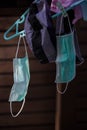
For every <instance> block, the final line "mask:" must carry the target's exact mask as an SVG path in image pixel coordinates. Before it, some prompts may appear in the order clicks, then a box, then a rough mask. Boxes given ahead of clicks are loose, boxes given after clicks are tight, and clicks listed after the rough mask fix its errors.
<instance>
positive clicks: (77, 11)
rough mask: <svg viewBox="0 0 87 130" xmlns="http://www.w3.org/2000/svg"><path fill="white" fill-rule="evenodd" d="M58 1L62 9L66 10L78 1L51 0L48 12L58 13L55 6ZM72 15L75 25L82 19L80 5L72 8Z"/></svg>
mask: <svg viewBox="0 0 87 130" xmlns="http://www.w3.org/2000/svg"><path fill="white" fill-rule="evenodd" d="M58 1H59V2H61V3H62V5H63V7H64V8H67V7H69V6H70V5H72V4H73V3H74V2H76V1H78V0H52V2H51V7H50V10H51V11H53V12H55V13H59V12H60V10H59V8H58V6H57V2H58ZM74 14H75V19H74V20H73V24H75V23H76V22H77V21H78V20H79V19H81V18H82V10H81V6H80V5H79V6H77V7H75V8H74Z"/></svg>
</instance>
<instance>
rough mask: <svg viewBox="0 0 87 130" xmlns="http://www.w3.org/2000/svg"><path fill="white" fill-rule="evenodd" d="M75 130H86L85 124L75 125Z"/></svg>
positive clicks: (86, 125)
mask: <svg viewBox="0 0 87 130" xmlns="http://www.w3.org/2000/svg"><path fill="white" fill-rule="evenodd" d="M76 129H77V130H87V122H83V123H77V124H76Z"/></svg>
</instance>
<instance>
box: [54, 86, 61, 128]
mask: <svg viewBox="0 0 87 130" xmlns="http://www.w3.org/2000/svg"><path fill="white" fill-rule="evenodd" d="M59 89H60V91H61V90H62V84H59ZM60 125H61V94H60V93H58V92H57V96H56V113H55V130H61V128H60Z"/></svg>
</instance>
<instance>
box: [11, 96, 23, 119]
mask: <svg viewBox="0 0 87 130" xmlns="http://www.w3.org/2000/svg"><path fill="white" fill-rule="evenodd" d="M24 104H25V98H24V100H23V102H22V106H21V108H20V110H19V112H18V113H17V114H15V115H14V114H13V110H12V102H11V101H10V112H11V115H12V117H17V116H18V115H19V114H20V113H21V111H22V110H23V107H24Z"/></svg>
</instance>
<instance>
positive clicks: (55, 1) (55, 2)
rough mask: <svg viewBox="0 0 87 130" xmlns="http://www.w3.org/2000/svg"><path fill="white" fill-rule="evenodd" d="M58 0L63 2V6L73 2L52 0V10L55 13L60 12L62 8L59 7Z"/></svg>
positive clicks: (60, 0)
mask: <svg viewBox="0 0 87 130" xmlns="http://www.w3.org/2000/svg"><path fill="white" fill-rule="evenodd" d="M57 2H61V4H62V6H63V7H65V8H67V7H69V6H70V5H71V4H72V3H73V0H52V2H51V11H53V12H55V13H58V12H60V10H59V8H58V6H57Z"/></svg>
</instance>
